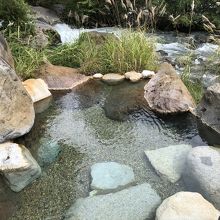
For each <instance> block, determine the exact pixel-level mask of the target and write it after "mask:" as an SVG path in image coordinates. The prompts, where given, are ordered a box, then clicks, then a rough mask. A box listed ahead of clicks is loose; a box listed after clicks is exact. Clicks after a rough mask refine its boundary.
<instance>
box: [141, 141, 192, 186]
mask: <svg viewBox="0 0 220 220" xmlns="http://www.w3.org/2000/svg"><path fill="white" fill-rule="evenodd" d="M191 149H192V147H191V146H190V145H184V144H182V145H172V146H169V147H164V148H160V149H156V150H147V151H145V154H146V156H147V158H148V159H149V161H150V163H151V165H152V166H153V167H154V169H155V170H156V172H157V173H158V174H159V175H160V176H161V177H162V178H165V179H168V180H169V181H170V182H172V183H175V182H177V181H178V180H179V179H180V178H181V175H182V172H183V169H184V165H185V160H186V157H187V155H188V153H189V151H190V150H191Z"/></svg>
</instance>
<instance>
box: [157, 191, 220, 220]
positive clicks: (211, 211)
mask: <svg viewBox="0 0 220 220" xmlns="http://www.w3.org/2000/svg"><path fill="white" fill-rule="evenodd" d="M219 216H220V212H219V211H218V210H217V209H215V207H214V206H213V205H212V204H211V203H209V202H208V201H207V200H205V199H204V198H203V197H202V196H201V195H200V194H199V193H193V192H178V193H176V194H175V195H173V196H171V197H169V198H167V199H165V200H164V201H163V202H162V204H161V205H160V207H159V208H158V209H157V212H156V220H218V219H219Z"/></svg>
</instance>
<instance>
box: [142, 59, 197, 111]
mask: <svg viewBox="0 0 220 220" xmlns="http://www.w3.org/2000/svg"><path fill="white" fill-rule="evenodd" d="M144 89H145V94H144V97H145V99H146V101H147V103H148V104H149V106H150V108H151V109H152V110H153V111H155V112H158V113H162V114H167V113H180V112H187V111H190V110H191V109H193V108H195V106H196V105H195V102H194V100H193V98H192V96H191V95H190V93H189V91H188V90H187V88H186V86H185V85H184V84H183V82H182V80H181V79H180V78H179V76H178V75H177V74H176V71H175V70H174V68H173V67H172V66H171V65H170V64H168V63H163V64H162V65H161V67H160V70H159V72H158V73H157V74H156V75H155V76H154V77H153V78H152V79H151V80H150V81H149V82H148V83H147V84H146V86H145V88H144Z"/></svg>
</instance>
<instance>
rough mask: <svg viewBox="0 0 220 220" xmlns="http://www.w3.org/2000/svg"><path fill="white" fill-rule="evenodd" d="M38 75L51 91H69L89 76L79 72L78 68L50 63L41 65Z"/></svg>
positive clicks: (87, 79) (86, 80)
mask: <svg viewBox="0 0 220 220" xmlns="http://www.w3.org/2000/svg"><path fill="white" fill-rule="evenodd" d="M39 75H40V77H41V78H42V79H43V80H44V81H45V82H46V83H47V85H48V88H49V90H51V91H70V90H72V89H74V88H75V87H77V86H80V85H82V84H84V83H86V82H88V81H89V79H90V77H89V76H85V75H82V74H80V73H79V70H78V69H74V68H69V67H63V66H55V65H52V64H45V65H43V66H42V67H41V68H40V73H39Z"/></svg>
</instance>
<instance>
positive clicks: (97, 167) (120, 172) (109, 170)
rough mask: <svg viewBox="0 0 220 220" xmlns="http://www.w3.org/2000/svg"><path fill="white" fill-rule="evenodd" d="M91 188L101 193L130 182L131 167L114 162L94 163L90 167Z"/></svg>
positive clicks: (114, 189)
mask: <svg viewBox="0 0 220 220" xmlns="http://www.w3.org/2000/svg"><path fill="white" fill-rule="evenodd" d="M91 177H92V183H91V189H93V190H96V191H98V192H101V193H108V192H114V191H117V190H119V189H122V188H125V187H126V186H128V185H130V184H132V183H133V182H134V180H135V178H134V172H133V169H132V168H131V167H129V166H127V165H124V164H119V163H116V162H105V163H96V164H94V165H92V167H91Z"/></svg>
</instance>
